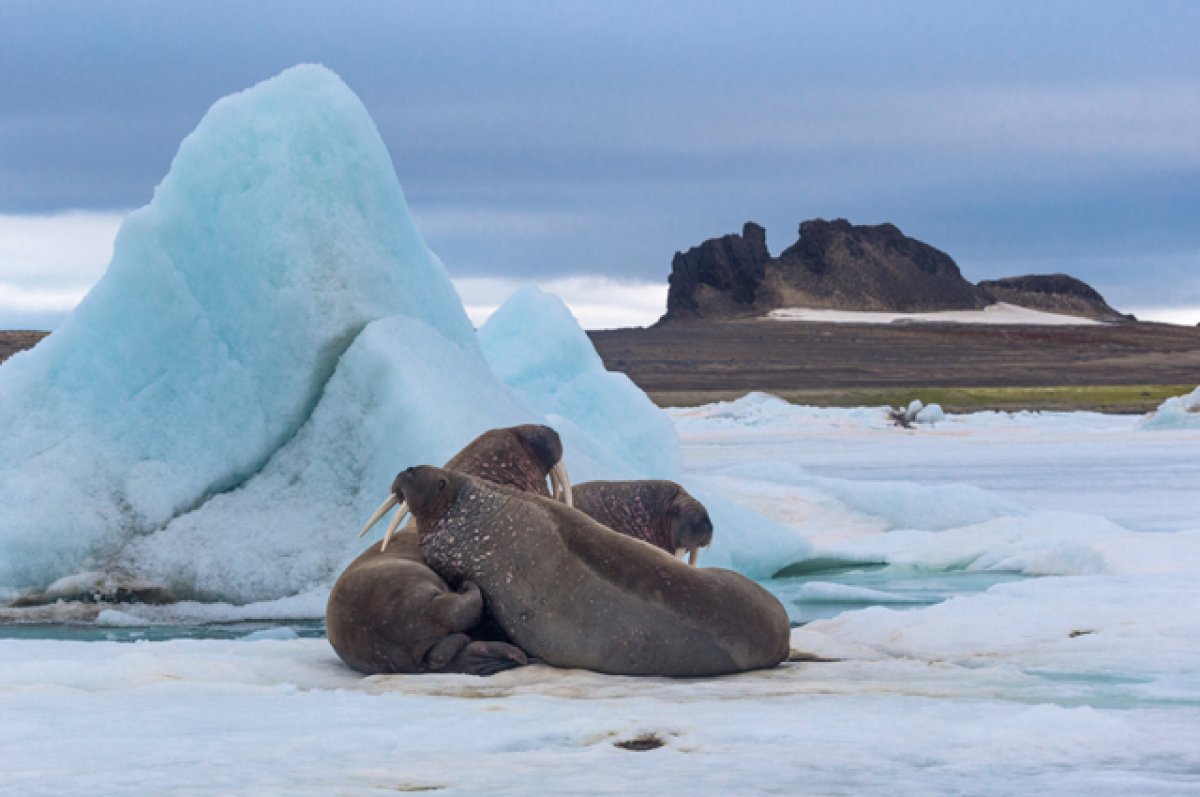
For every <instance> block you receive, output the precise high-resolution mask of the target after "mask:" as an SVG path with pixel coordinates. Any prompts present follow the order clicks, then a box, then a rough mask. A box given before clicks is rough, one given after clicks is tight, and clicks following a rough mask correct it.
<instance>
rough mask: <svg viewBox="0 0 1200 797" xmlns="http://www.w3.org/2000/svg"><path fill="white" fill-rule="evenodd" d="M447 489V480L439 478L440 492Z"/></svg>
mask: <svg viewBox="0 0 1200 797" xmlns="http://www.w3.org/2000/svg"><path fill="white" fill-rule="evenodd" d="M445 489H446V480H445V479H438V492H439V493H440V492H441V491H442V490H445Z"/></svg>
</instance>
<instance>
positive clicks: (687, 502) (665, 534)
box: [571, 479, 713, 564]
mask: <svg viewBox="0 0 1200 797" xmlns="http://www.w3.org/2000/svg"><path fill="white" fill-rule="evenodd" d="M571 493H572V496H573V498H574V506H575V508H576V509H578V510H579V511H580V512H582V513H584V514H585V515H587V516H588V517H590V518H592V519H593V520H598V521H600V522H601V523H603V524H604V525H605V526H608V527H609V528H610V529H612V530H613V531H617V532H620V533H621V534H624V535H626V536H628V537H634V538H636V539H639V540H642V541H643V542H648V543H650V544H651V545H653V546H654V547H656V548H661V549H662V550H664V551H666V552H667V553H669V554H676V555H678V554H680V553H681V552H683V551H687V552H690V557H689V562H690V563H691V564H696V557H697V556H698V555H699V553H700V549H701V548H704V547H706V546H708V545H710V544H711V543H712V536H713V525H712V520H711V519H710V518H709V517H708V510H707V509H705V508H704V504H702V503H700V502H699V501H697V500H696V499H695V498H693V497H692V495H691V493H689V492H688V491H687V490H685V489H683V487H682V486H681V485H679V484H676V483H675V482H672V481H664V480H661V479H645V480H641V481H595V482H582V483H580V484H576V485H574V486H573V487H572V488H571Z"/></svg>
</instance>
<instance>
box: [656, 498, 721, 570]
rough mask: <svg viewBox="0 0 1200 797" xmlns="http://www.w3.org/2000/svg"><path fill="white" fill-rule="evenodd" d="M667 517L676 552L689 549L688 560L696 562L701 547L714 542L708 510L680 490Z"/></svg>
mask: <svg viewBox="0 0 1200 797" xmlns="http://www.w3.org/2000/svg"><path fill="white" fill-rule="evenodd" d="M667 518H668V521H667V522H668V524H669V527H670V535H671V542H672V543H673V544H674V546H675V551H676V553H678V552H680V551H688V552H689V559H688V561H689V562H690V563H691V564H693V565H694V564H696V559H697V557H699V555H700V549H701V548H706V547H708V546H709V545H710V544H711V543H712V537H713V525H712V520H711V519H710V518H709V516H708V510H707V509H705V508H704V504H702V503H700V502H699V501H697V500H696V499H695V498H692V496H690V495H688V494H687V492H685V491H680V494H679V496H678V497H676V498H675V500H674V501H672V502H671V508H670V509H669V510H668V512H667Z"/></svg>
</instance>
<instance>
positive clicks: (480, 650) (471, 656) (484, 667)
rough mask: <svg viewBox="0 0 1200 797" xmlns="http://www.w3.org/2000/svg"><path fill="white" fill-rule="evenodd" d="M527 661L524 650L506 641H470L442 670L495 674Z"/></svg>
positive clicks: (468, 673)
mask: <svg viewBox="0 0 1200 797" xmlns="http://www.w3.org/2000/svg"><path fill="white" fill-rule="evenodd" d="M528 663H529V658H528V657H527V656H526V655H525V651H523V650H521V649H520V648H519V647H517V646H516V645H510V644H508V643H507V642H472V643H471V644H469V645H467V646H465V647H464V648H463V649H462V650H460V651H459V652H458V655H457V656H455V657H454V658H453V659H452V660H451V661H450V663H449V664H447V665H446V666H445V667H443V668H442V670H441V671H442V672H461V673H466V674H467V675H481V676H487V675H495V674H496V673H498V672H503V671H505V670H511V669H512V668H513V667H523V666H524V665H526V664H528Z"/></svg>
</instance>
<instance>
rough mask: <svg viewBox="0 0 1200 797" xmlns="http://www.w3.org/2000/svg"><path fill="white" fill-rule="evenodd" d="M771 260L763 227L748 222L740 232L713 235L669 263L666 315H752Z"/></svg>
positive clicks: (707, 316)
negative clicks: (759, 287)
mask: <svg viewBox="0 0 1200 797" xmlns="http://www.w3.org/2000/svg"><path fill="white" fill-rule="evenodd" d="M770 259H771V253H770V252H768V251H767V231H766V230H764V229H763V228H762V227H760V226H758V225H757V224H755V223H754V222H750V221H748V222H746V224H745V225H744V226H743V227H742V234H741V235H726V236H724V237H722V238H712V239H710V240H707V241H705V242H704V243H702V244H700V245H699V246H694V247H692V248H691V249H689V250H687V251H686V252H676V253H675V259H674V260H672V261H671V277H670V280H669V282H670V289H669V290H668V291H667V316H668V317H670V318H712V317H722V318H723V317H729V316H738V315H754V314H756V312H757V309H756V308H757V305H756V304H755V295H756V293H757V291H758V286H759V285H760V284H762V281H763V268H764V266H765V265H766V263H767V261H768V260H770Z"/></svg>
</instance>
